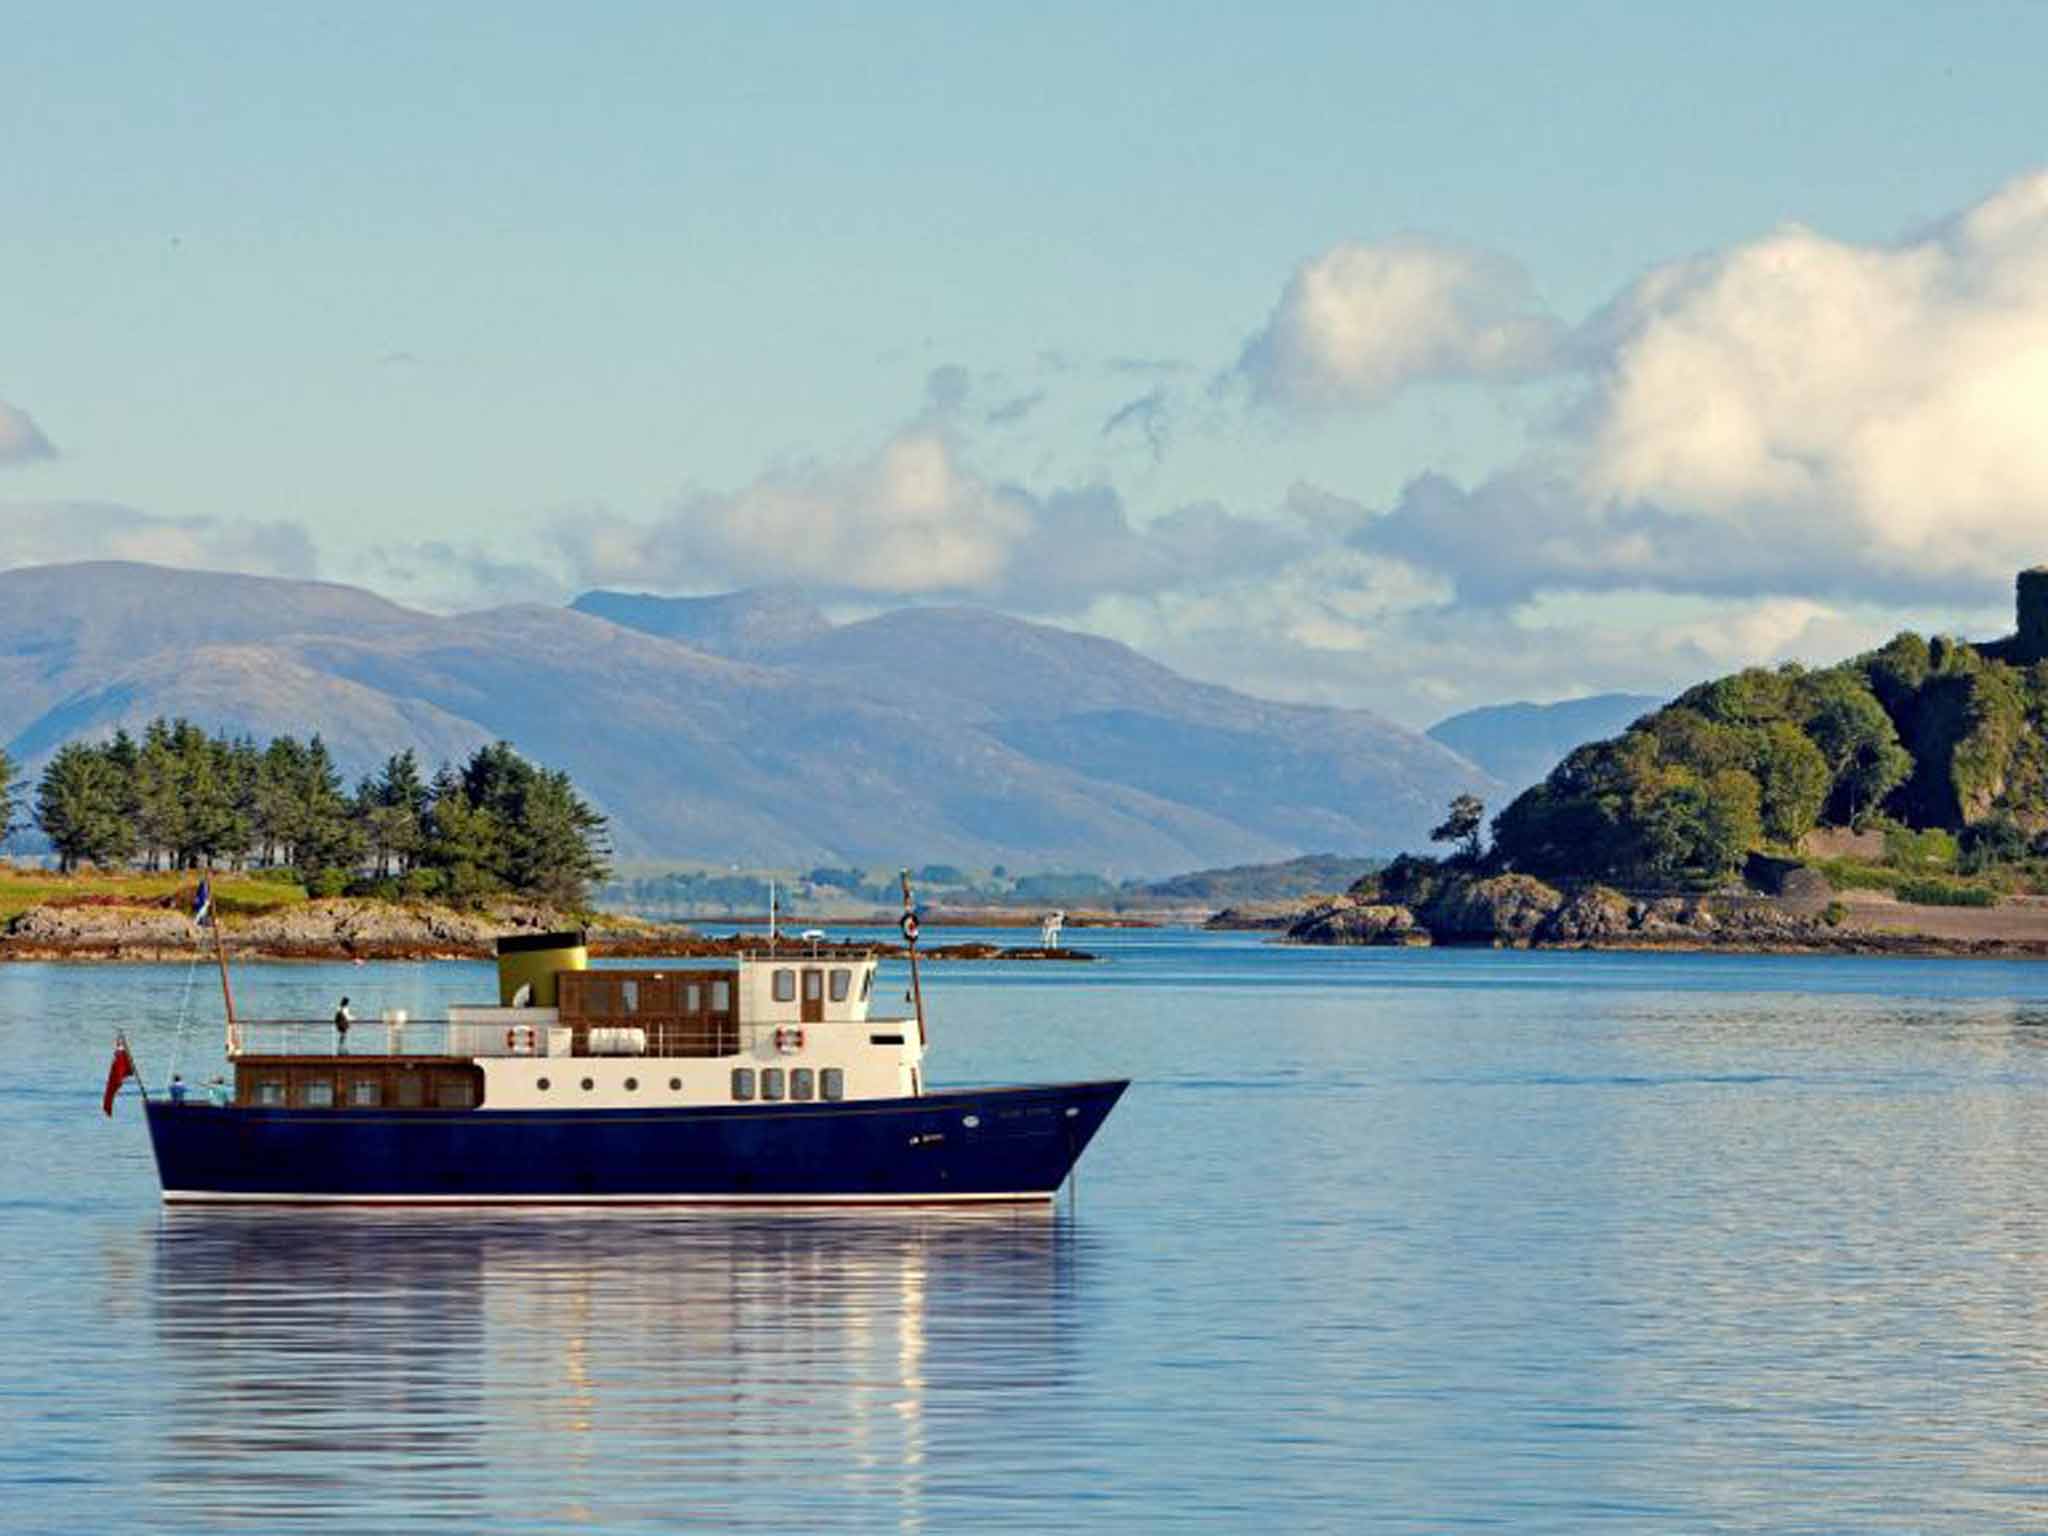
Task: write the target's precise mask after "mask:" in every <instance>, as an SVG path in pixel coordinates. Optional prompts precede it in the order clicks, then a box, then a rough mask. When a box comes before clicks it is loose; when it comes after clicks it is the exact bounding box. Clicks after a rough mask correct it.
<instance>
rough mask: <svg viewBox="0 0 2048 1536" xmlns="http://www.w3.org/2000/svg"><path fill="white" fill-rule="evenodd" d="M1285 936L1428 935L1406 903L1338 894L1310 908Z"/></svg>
mask: <svg viewBox="0 0 2048 1536" xmlns="http://www.w3.org/2000/svg"><path fill="white" fill-rule="evenodd" d="M1287 937H1288V938H1289V939H1290V940H1292V941H1293V942H1295V943H1298V944H1427V943H1428V942H1429V935H1428V934H1427V933H1425V932H1424V931H1423V930H1422V928H1421V927H1420V926H1419V925H1418V924H1417V923H1416V921H1415V914H1414V913H1413V912H1410V911H1409V910H1408V909H1407V908H1406V907H1395V906H1386V905H1383V904H1380V903H1375V902H1365V901H1360V900H1358V899H1357V898H1356V897H1354V896H1339V897H1336V898H1335V899H1333V900H1331V901H1327V902H1324V903H1323V904H1322V905H1321V906H1319V907H1313V908H1311V909H1310V910H1309V911H1308V912H1307V913H1305V914H1304V915H1303V916H1302V917H1301V918H1300V919H1299V920H1297V921H1296V922H1295V923H1294V925H1293V926H1292V927H1290V928H1289V929H1288V930H1287Z"/></svg>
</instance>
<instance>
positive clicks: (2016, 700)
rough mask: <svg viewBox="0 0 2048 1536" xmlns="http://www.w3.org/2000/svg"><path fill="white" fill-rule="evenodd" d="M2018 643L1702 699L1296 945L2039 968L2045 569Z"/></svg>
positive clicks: (2026, 584) (1918, 651) (2044, 896)
mask: <svg viewBox="0 0 2048 1536" xmlns="http://www.w3.org/2000/svg"><path fill="white" fill-rule="evenodd" d="M2017 597H2018V603H2017V607H2018V628H2017V630H2016V632H2015V633H2014V634H2013V635H2011V636H2009V637H2008V638H2006V639H2003V640H1996V641H1989V642H1984V643H1979V644H1974V645H1973V644H1969V643H1967V642H1964V641H1962V640H1958V639H1954V638H1951V637H1948V636H1939V635H1938V636H1935V637H1933V638H1931V639H1929V638H1924V637H1922V636H1920V635H1916V634H1912V633H1910V632H1908V633H1903V634H1900V635H1897V636H1895V637H1894V638H1893V639H1892V640H1890V641H1889V642H1887V643H1886V644H1885V645H1883V646H1881V647H1879V648H1878V649H1876V650H1874V651H1869V652H1866V653H1865V654H1863V655H1861V656H1857V657H1853V658H1851V659H1850V660H1848V661H1845V662H1842V663H1841V664H1839V665H1837V666H1833V667H1826V668H1821V669H1808V668H1806V667H1803V666H1800V665H1798V664H1796V663H1789V662H1788V663H1786V664H1785V665H1783V666H1780V667H1776V668H1763V667H1752V668H1749V669H1747V670H1745V671H1742V672H1738V673H1735V674H1732V675H1730V676H1727V677H1722V678H1718V679H1715V680H1713V681H1711V682H1706V683H1701V684H1700V685H1699V686H1697V687H1695V688H1692V689H1689V690H1687V691H1686V692H1685V693H1684V694H1682V695H1681V696H1680V697H1679V698H1678V699H1676V700H1675V701H1674V702H1672V703H1671V704H1669V705H1666V706H1665V707H1663V708H1661V709H1657V710H1653V711H1652V712H1650V713H1649V714H1646V715H1644V716H1643V717H1642V718H1641V719H1639V720H1637V721H1636V722H1635V723H1634V724H1633V725H1631V726H1630V727H1629V728H1628V729H1627V730H1626V731H1624V732H1623V733H1622V734H1621V735H1619V736H1616V737H1613V738H1611V739H1609V740H1606V741H1595V742H1589V743H1587V744H1586V745H1584V746H1581V747H1579V748H1577V749H1576V750H1574V751H1573V752H1571V753H1569V754H1568V755H1567V756H1566V757H1565V758H1564V760H1563V761H1562V762H1560V763H1559V764H1558V765H1557V767H1555V768H1554V769H1552V770H1551V772H1550V774H1549V776H1548V777H1546V778H1545V779H1544V780H1543V781H1542V782H1541V783H1539V784H1536V785H1534V786H1533V787H1531V788H1529V789H1527V790H1524V791H1523V792H1522V793H1521V794H1519V795H1517V796H1516V797H1515V799H1514V800H1513V801H1512V802H1511V803H1510V804H1509V805H1508V806H1507V807H1506V809H1504V810H1502V811H1501V812H1500V814H1499V815H1497V816H1495V817H1494V818H1493V820H1492V823H1491V828H1490V830H1491V834H1492V835H1491V839H1490V841H1489V839H1488V836H1487V833H1488V830H1489V828H1488V826H1487V823H1486V820H1485V807H1484V806H1483V805H1482V804H1481V803H1480V802H1479V801H1478V800H1477V799H1476V798H1474V797H1473V796H1471V795H1460V796H1458V797H1457V798H1456V799H1454V800H1452V802H1451V803H1450V806H1449V810H1448V814H1447V815H1446V817H1445V819H1444V821H1443V823H1442V824H1441V825H1440V826H1438V827H1436V828H1435V829H1434V830H1433V831H1432V832H1431V833H1430V837H1431V839H1432V840H1433V841H1436V842H1440V843H1445V844H1449V845H1450V847H1451V851H1450V852H1449V853H1448V854H1447V855H1445V856H1444V857H1442V858H1426V857H1419V856H1416V855H1412V854H1404V855H1402V856H1401V857H1399V858H1397V859H1395V860H1393V861H1392V863H1390V864H1389V865H1388V866H1387V867H1386V868H1384V869H1382V870H1379V871H1376V872H1375V873H1373V874H1370V875H1368V876H1366V877H1364V878H1362V879H1360V880H1358V881H1357V882H1355V883H1354V884H1353V885H1351V886H1350V888H1349V889H1348V890H1347V891H1346V892H1345V894H1344V895H1343V896H1340V897H1337V898H1334V899H1332V900H1330V901H1327V902H1324V903H1322V904H1321V905H1319V906H1317V907H1315V908H1313V909H1312V910H1310V911H1308V912H1305V913H1303V914H1302V915H1301V916H1300V917H1299V918H1298V919H1297V920H1296V921H1295V922H1293V923H1292V924H1290V925H1289V927H1288V929H1287V936H1288V938H1289V939H1291V940H1293V941H1295V942H1298V943H1309V944H1404V943H1423V942H1437V943H1442V942H1450V943H1491V944H1508V945H1527V946H1537V947H1542V946H1554V947H1581V948H1584V947H1593V948H1603V949H1670V948H1678V949H1718V948H1739V949H1747V950H1764V951H1769V950H1789V951H1797V952H1807V953H1813V952H1821V953H1850V954H1870V953H1879V954H1892V953H1906V954H1965V955H2014V956H2041V955H2048V568H2036V569H2033V570H2028V571H2022V572H2021V573H2020V574H2019V578H2018V582H2017Z"/></svg>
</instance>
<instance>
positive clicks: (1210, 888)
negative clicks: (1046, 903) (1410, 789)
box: [1119, 853, 1384, 907]
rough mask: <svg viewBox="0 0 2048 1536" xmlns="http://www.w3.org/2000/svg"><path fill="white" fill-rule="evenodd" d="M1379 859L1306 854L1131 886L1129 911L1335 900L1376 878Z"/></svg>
mask: <svg viewBox="0 0 2048 1536" xmlns="http://www.w3.org/2000/svg"><path fill="white" fill-rule="evenodd" d="M1383 863H1384V861H1383V860H1380V859H1347V858H1341V857H1339V856H1338V855H1336V854H1334V853H1310V854H1304V855H1302V857H1300V858H1298V859H1288V860H1286V861H1285V862H1283V863H1278V864H1240V865H1237V866H1235V867H1234V868H1231V869H1198V870H1196V871H1194V872H1193V873H1192V874H1186V875H1175V876H1174V877H1173V878H1172V879H1170V880H1152V881H1148V882H1146V883H1144V884H1141V885H1131V886H1126V887H1125V888H1124V890H1123V891H1122V893H1121V894H1120V897H1119V901H1120V904H1121V905H1124V906H1161V907H1182V906H1187V907H1233V906H1246V905H1250V904H1252V903H1256V902H1283V901H1300V900H1301V899H1303V898H1304V897H1309V896H1334V895H1336V894H1337V893H1338V892H1340V891H1346V890H1349V889H1350V888H1351V887H1352V885H1354V884H1355V883H1356V882H1357V881H1359V880H1361V879H1363V878H1364V877H1365V876H1367V875H1370V874H1374V873H1376V872H1377V871H1378V870H1379V869H1380V868H1381V867H1382V865H1383Z"/></svg>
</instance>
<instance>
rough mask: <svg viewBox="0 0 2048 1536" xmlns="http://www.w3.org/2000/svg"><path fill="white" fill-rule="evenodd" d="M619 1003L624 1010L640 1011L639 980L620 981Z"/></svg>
mask: <svg viewBox="0 0 2048 1536" xmlns="http://www.w3.org/2000/svg"><path fill="white" fill-rule="evenodd" d="M619 1003H620V1005H621V1007H622V1010H623V1011H624V1012H626V1013H638V1012H639V1011H640V983H639V982H637V981H622V982H620V983H619Z"/></svg>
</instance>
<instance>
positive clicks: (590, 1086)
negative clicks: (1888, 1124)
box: [583, 1077, 597, 1093]
mask: <svg viewBox="0 0 2048 1536" xmlns="http://www.w3.org/2000/svg"><path fill="white" fill-rule="evenodd" d="M596 1086H597V1084H595V1083H593V1082H592V1081H591V1080H590V1079H589V1078H587V1077H586V1078H585V1079H583V1091H584V1092H585V1093H588V1092H590V1090H591V1089H593V1088H595V1087H596Z"/></svg>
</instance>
